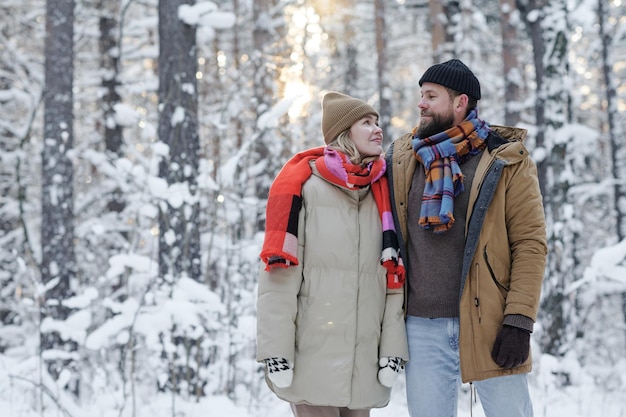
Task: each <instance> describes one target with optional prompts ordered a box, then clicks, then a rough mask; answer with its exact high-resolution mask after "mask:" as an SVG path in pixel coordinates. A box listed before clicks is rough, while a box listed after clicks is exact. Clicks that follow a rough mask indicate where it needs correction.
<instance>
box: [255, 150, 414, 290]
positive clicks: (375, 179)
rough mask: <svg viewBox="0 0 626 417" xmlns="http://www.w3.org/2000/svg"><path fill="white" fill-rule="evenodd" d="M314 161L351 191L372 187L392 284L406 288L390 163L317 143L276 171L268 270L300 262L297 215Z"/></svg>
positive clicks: (263, 253)
mask: <svg viewBox="0 0 626 417" xmlns="http://www.w3.org/2000/svg"><path fill="white" fill-rule="evenodd" d="M310 161H315V166H316V168H317V169H318V171H319V173H320V175H321V176H322V177H323V178H324V179H326V180H327V181H329V182H331V183H332V184H336V185H338V186H340V187H346V188H348V189H350V190H356V189H359V188H364V187H367V186H368V185H369V186H371V190H372V195H373V196H374V200H375V201H376V205H377V207H378V213H379V214H380V219H381V222H382V227H383V236H382V242H383V251H382V255H381V260H380V262H381V265H383V266H384V267H385V269H386V270H387V287H388V288H401V287H402V285H403V284H404V277H405V270H404V265H403V263H402V258H401V257H400V250H399V245H398V237H397V235H396V231H395V228H394V223H393V217H392V214H391V203H390V199H389V189H388V187H387V178H386V177H385V176H383V174H384V173H385V169H386V165H385V160H384V159H383V158H380V159H377V160H376V161H374V162H372V163H370V164H368V166H367V167H365V168H361V167H360V166H358V165H354V164H352V163H351V162H350V160H349V158H348V157H347V156H346V155H345V154H343V153H342V152H339V151H336V150H334V149H332V148H329V147H325V146H322V147H318V148H313V149H309V150H307V151H304V152H300V153H298V154H296V155H295V156H294V157H293V158H291V159H290V160H289V161H287V163H286V164H285V166H284V167H283V168H282V169H281V171H280V172H279V173H278V175H277V176H276V179H275V180H274V182H273V184H272V186H271V187H270V192H269V197H268V200H267V209H266V226H265V240H264V242H263V248H262V250H261V254H260V256H261V259H262V260H263V262H265V265H266V266H265V270H266V271H269V270H270V269H271V268H274V267H281V268H288V267H290V266H292V265H298V215H299V212H300V208H301V207H302V195H301V194H302V185H303V184H304V183H305V182H306V180H307V179H308V178H309V177H310V176H311V167H310V165H309V162H310Z"/></svg>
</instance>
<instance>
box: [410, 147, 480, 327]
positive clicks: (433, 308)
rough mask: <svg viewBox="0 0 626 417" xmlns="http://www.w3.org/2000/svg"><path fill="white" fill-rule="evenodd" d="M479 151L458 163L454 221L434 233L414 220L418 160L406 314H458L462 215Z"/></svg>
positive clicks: (420, 178)
mask: <svg viewBox="0 0 626 417" xmlns="http://www.w3.org/2000/svg"><path fill="white" fill-rule="evenodd" d="M481 155H482V152H481V153H479V154H478V155H474V156H473V157H471V158H470V159H469V160H467V161H465V162H464V163H463V164H461V171H462V172H463V176H464V180H463V185H464V191H463V192H461V193H460V194H459V195H458V196H457V197H456V198H455V199H454V219H455V222H454V224H453V225H452V228H450V230H448V231H446V232H443V233H440V234H434V233H433V231H432V229H428V230H425V229H423V228H422V227H421V226H419V224H418V219H419V215H420V208H421V205H422V194H423V190H424V181H425V174H424V167H423V166H422V165H421V164H420V163H419V162H418V166H417V168H416V169H415V174H414V175H413V181H412V183H411V190H410V191H409V199H408V204H409V206H408V207H409V209H408V216H407V221H408V235H409V236H408V243H407V251H408V261H409V266H410V268H409V269H408V271H407V273H408V288H409V291H408V301H407V304H408V305H407V314H408V315H411V316H417V317H427V318H442V317H458V316H459V292H460V286H461V269H462V261H463V251H464V249H465V216H466V214H467V204H468V199H469V190H470V189H471V187H472V181H473V179H474V174H475V172H476V166H477V165H478V161H479V160H480V156H481Z"/></svg>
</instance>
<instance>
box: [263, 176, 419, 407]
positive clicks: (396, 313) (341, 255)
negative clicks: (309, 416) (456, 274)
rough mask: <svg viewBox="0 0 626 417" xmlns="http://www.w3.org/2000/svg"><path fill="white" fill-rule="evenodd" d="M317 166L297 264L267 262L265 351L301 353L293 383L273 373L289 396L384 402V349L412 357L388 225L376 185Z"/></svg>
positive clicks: (349, 403)
mask: <svg viewBox="0 0 626 417" xmlns="http://www.w3.org/2000/svg"><path fill="white" fill-rule="evenodd" d="M313 168H314V166H313ZM316 174H317V173H316V172H315V170H314V174H313V175H312V176H311V178H310V179H309V180H307V181H306V183H305V184H304V186H303V188H302V198H303V206H302V209H301V210H300V216H299V217H300V218H299V224H298V226H299V227H298V241H299V250H298V259H299V261H300V262H299V265H297V266H292V267H290V268H287V269H284V268H276V269H274V270H272V271H271V272H266V271H264V270H263V268H262V269H261V273H260V277H259V287H258V300H257V360H258V361H259V362H262V361H264V360H265V359H267V358H270V357H284V358H287V359H289V360H290V361H292V362H294V364H295V366H294V378H293V383H292V384H291V386H290V387H288V388H284V389H281V388H277V387H275V386H273V384H272V383H271V381H270V380H269V379H267V378H266V381H267V383H268V385H269V387H270V389H272V391H274V393H276V395H277V396H278V397H280V398H282V399H283V400H285V401H289V402H291V403H296V404H309V405H320V406H336V407H348V408H352V409H365V408H374V407H383V406H385V405H386V404H387V403H388V402H389V395H390V389H389V388H386V387H384V386H383V385H381V384H380V383H379V382H378V378H377V373H378V359H379V357H384V356H396V357H400V358H402V359H404V360H405V361H407V360H408V347H407V341H406V330H405V325H404V310H403V302H404V295H403V289H397V290H388V289H387V285H386V273H385V269H384V268H383V267H382V266H381V265H380V257H381V250H382V226H381V221H380V215H379V214H378V209H377V206H376V202H375V201H374V197H373V195H372V193H371V192H370V189H369V187H368V188H367V189H362V190H358V191H352V190H348V189H345V188H341V187H338V186H336V185H333V184H330V183H328V182H327V181H326V180H324V179H323V178H321V177H319V176H318V175H316Z"/></svg>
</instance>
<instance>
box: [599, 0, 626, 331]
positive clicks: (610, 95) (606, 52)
mask: <svg viewBox="0 0 626 417" xmlns="http://www.w3.org/2000/svg"><path fill="white" fill-rule="evenodd" d="M607 7H610V6H609V5H607V4H605V1H604V0H598V22H599V31H600V42H601V45H602V75H603V77H604V85H605V95H606V114H607V124H608V129H607V130H608V135H609V143H610V147H611V150H610V152H609V154H610V155H611V174H612V176H613V179H614V182H615V185H614V186H613V210H614V211H615V229H616V233H617V240H618V241H619V242H621V241H622V240H624V238H625V237H626V236H625V234H626V231H625V230H624V218H626V213H624V210H623V209H622V207H623V205H622V204H620V203H621V202H622V201H624V200H625V199H626V193H625V192H624V191H623V186H622V183H623V181H621V178H622V175H621V174H620V171H621V170H620V165H619V162H618V161H620V156H621V155H622V153H623V152H624V148H623V146H622V145H621V143H620V141H619V140H618V138H619V137H621V135H620V134H618V129H619V130H621V129H620V127H619V126H618V124H616V123H615V116H616V115H617V103H616V101H617V100H616V97H617V92H616V89H615V84H614V82H613V71H612V70H611V62H612V61H613V60H612V59H611V58H612V57H611V51H612V50H613V48H612V43H613V39H612V36H611V34H610V33H609V30H608V28H607V20H608V16H609V12H608V10H607ZM621 160H623V159H621ZM622 313H623V314H624V319H625V320H626V292H624V293H622Z"/></svg>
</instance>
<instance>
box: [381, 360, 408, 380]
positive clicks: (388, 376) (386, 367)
mask: <svg viewBox="0 0 626 417" xmlns="http://www.w3.org/2000/svg"><path fill="white" fill-rule="evenodd" d="M378 365H379V366H380V369H379V370H378V381H379V382H380V383H381V384H383V385H384V386H386V387H387V388H391V387H392V386H393V383H394V382H396V379H398V375H400V371H402V370H403V369H404V365H403V364H402V359H400V358H396V357H388V356H386V357H383V358H380V359H379V360H378Z"/></svg>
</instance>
